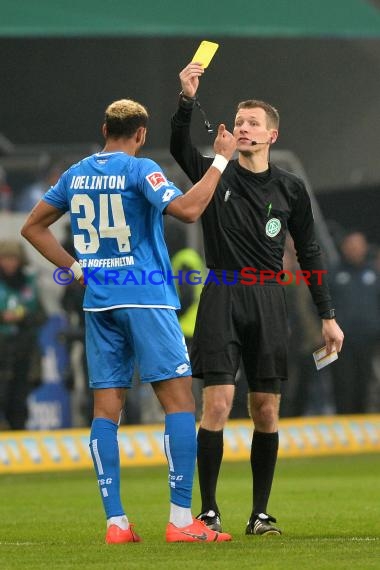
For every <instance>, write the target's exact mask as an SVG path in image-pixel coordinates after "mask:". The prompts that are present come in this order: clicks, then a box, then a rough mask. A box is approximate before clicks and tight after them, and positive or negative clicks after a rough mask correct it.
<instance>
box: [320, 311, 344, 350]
mask: <svg viewBox="0 0 380 570" xmlns="http://www.w3.org/2000/svg"><path fill="white" fill-rule="evenodd" d="M322 336H323V339H324V341H325V343H326V349H327V354H330V352H332V351H333V350H336V351H337V352H340V351H341V350H342V345H343V339H344V334H343V331H342V329H341V328H340V326H339V325H338V323H337V322H336V320H335V319H322Z"/></svg>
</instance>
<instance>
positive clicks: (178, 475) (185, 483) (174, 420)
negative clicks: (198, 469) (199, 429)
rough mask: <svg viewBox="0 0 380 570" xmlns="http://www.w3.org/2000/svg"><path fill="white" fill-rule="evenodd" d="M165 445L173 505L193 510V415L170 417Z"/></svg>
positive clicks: (166, 420)
mask: <svg viewBox="0 0 380 570" xmlns="http://www.w3.org/2000/svg"><path fill="white" fill-rule="evenodd" d="M164 443H165V453H166V457H167V460H168V465H169V487H170V502H171V503H173V504H174V505H178V506H180V507H185V508H190V507H191V498H192V490H193V479H194V470H195V460H196V453H197V438H196V430H195V417H194V414H192V413H190V412H178V413H174V414H167V415H166V417H165V435H164Z"/></svg>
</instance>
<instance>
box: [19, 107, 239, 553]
mask: <svg viewBox="0 0 380 570" xmlns="http://www.w3.org/2000/svg"><path fill="white" fill-rule="evenodd" d="M147 122H148V113H147V110H146V109H145V107H143V106H142V105H141V104H139V103H137V102H135V101H132V100H129V99H122V100H119V101H115V102H113V103H111V104H110V105H109V106H108V107H107V109H106V111H105V120H104V124H103V135H104V138H105V146H104V149H103V150H102V151H101V152H98V153H96V154H93V155H92V156H89V157H87V158H85V159H83V160H81V161H80V162H78V163H77V164H74V165H73V166H71V167H70V168H69V169H68V170H67V171H66V172H64V173H63V174H62V176H61V177H60V179H59V180H58V182H57V184H56V185H55V186H53V187H52V188H51V189H50V190H48V192H47V193H46V194H45V195H44V197H43V198H42V200H41V201H40V202H39V203H38V204H37V205H36V206H35V208H34V209H33V210H32V211H31V213H30V214H29V216H28V218H27V219H26V221H25V223H24V225H23V228H22V230H21V233H22V235H23V236H24V237H25V238H26V239H27V240H28V241H29V242H30V243H31V244H32V245H33V246H34V247H35V248H36V249H37V250H38V251H39V252H40V253H41V254H42V255H43V256H44V257H45V258H46V259H48V260H49V261H51V262H52V263H53V264H55V265H56V266H57V267H60V268H68V269H67V272H68V273H70V274H71V275H72V276H73V278H74V277H75V278H76V279H78V280H79V281H80V282H81V283H82V284H83V285H85V286H86V289H85V296H84V303H83V308H84V311H85V317H86V355H87V361H88V369H89V382H90V387H91V388H92V389H93V392H94V418H93V422H92V426H91V435H90V449H91V454H92V458H93V462H94V467H95V471H96V474H97V478H98V484H99V489H100V494H101V498H102V501H103V506H104V510H105V513H106V517H107V532H106V542H107V543H109V544H113V543H126V542H140V540H141V539H140V537H139V536H138V534H137V533H136V532H135V531H134V529H133V528H132V525H131V524H130V523H129V520H128V517H127V515H126V513H125V510H124V507H123V506H122V503H121V498H120V460H119V448H118V440H117V430H118V426H119V423H120V414H121V410H122V408H123V404H124V400H125V394H126V389H127V388H130V387H131V383H132V375H133V371H134V365H135V363H136V364H137V366H138V368H139V372H140V378H141V381H142V382H149V383H151V385H152V387H153V390H154V392H155V394H156V396H157V398H158V400H159V402H160V404H161V405H162V407H163V409H164V411H165V434H164V445H165V453H166V457H167V461H168V466H169V488H170V515H169V522H168V525H167V528H166V541H167V542H222V541H227V540H231V536H230V535H229V534H227V533H219V532H216V531H214V530H211V529H209V528H208V527H206V525H205V524H204V523H203V522H201V521H198V520H197V519H195V518H194V517H193V516H192V512H191V499H192V486H193V477H194V469H195V460H196V431H195V416H194V412H195V405H194V399H193V395H192V391H191V381H192V378H191V367H190V362H189V357H188V354H187V350H186V346H185V342H184V338H183V334H182V331H181V329H180V327H179V324H178V320H177V316H176V313H175V310H176V309H178V308H179V300H178V297H177V294H176V290H175V286H174V283H173V279H172V278H170V269H171V267H170V261H169V256H168V252H167V248H166V244H165V241H164V235H163V218H162V216H163V214H170V215H171V216H174V217H176V218H178V219H180V220H182V221H184V222H187V223H189V222H194V221H195V220H197V219H198V218H199V216H200V215H201V214H202V212H203V211H204V209H205V208H206V207H207V205H208V203H209V202H210V200H211V198H212V195H213V192H214V190H215V188H216V186H217V183H218V182H219V179H220V176H221V173H222V172H223V170H224V168H225V166H226V165H227V163H228V160H229V159H230V158H232V155H233V153H234V151H235V148H236V142H235V139H234V137H233V136H232V134H231V133H229V132H228V131H227V130H226V129H225V126H224V125H220V126H219V129H218V135H217V137H216V139H215V143H214V150H215V153H216V156H215V159H214V161H213V163H212V165H211V167H210V168H209V169H208V171H207V172H206V173H205V175H204V176H203V178H202V179H201V180H200V181H199V182H198V183H197V184H195V185H194V186H193V187H192V188H191V189H190V190H189V191H188V192H187V193H186V194H182V192H181V191H180V190H179V189H178V188H177V187H176V186H175V185H174V184H173V183H172V182H170V181H168V180H167V179H166V177H165V175H164V173H163V171H162V170H161V168H160V167H159V166H158V164H156V163H155V162H154V161H152V160H150V159H148V158H136V156H135V155H136V154H137V153H138V151H139V150H140V148H141V147H142V146H143V144H144V142H145V137H146V132H147ZM67 211H69V212H70V218H71V230H72V234H73V239H74V247H75V251H76V254H77V258H78V259H77V260H76V259H74V258H73V257H72V256H71V255H70V254H69V253H68V252H67V251H66V250H65V249H64V248H63V247H62V246H61V244H60V243H59V242H58V240H57V239H56V238H55V236H54V235H53V233H52V232H51V230H50V226H51V225H52V224H53V223H54V222H55V221H57V220H58V219H59V218H60V217H61V216H62V215H63V214H64V213H65V212H67ZM153 276H154V278H153Z"/></svg>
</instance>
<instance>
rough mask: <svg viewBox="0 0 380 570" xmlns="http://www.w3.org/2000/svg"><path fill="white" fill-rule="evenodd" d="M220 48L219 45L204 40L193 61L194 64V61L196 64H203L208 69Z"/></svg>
mask: <svg viewBox="0 0 380 570" xmlns="http://www.w3.org/2000/svg"><path fill="white" fill-rule="evenodd" d="M218 47H219V44H216V43H214V42H208V41H206V40H203V42H201V43H200V45H199V48H198V49H197V51H196V52H195V54H194V57H193V59H192V60H191V61H192V62H193V61H194V62H195V63H201V64H202V65H203V67H204V68H205V69H206V67H208V66H209V64H210V61H211V60H212V58H213V57H214V55H215V52H216V50H217V49H218Z"/></svg>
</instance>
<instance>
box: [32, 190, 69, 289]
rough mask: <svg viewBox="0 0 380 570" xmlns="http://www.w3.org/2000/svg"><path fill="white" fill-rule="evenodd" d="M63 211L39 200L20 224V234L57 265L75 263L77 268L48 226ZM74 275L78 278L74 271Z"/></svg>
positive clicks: (61, 214) (59, 216)
mask: <svg viewBox="0 0 380 570" xmlns="http://www.w3.org/2000/svg"><path fill="white" fill-rule="evenodd" d="M64 213H65V211H63V210H59V209H58V208H55V207H54V206H51V205H50V204H47V203H46V202H44V201H43V200H40V202H38V204H37V205H36V206H35V207H34V208H33V210H32V211H31V213H30V214H29V216H28V217H27V219H26V221H25V223H24V225H23V226H22V228H21V235H22V236H23V237H24V238H25V239H26V240H27V241H28V242H29V243H31V244H32V246H33V247H35V248H36V249H37V251H39V252H40V253H41V254H42V255H43V256H44V257H45V258H46V259H47V260H48V261H51V263H54V265H56V266H57V267H68V268H71V267H72V266H73V265H74V264H75V267H76V269H77V270H78V265H79V264H78V262H77V261H76V260H75V259H74V258H73V257H72V256H71V255H70V254H69V253H68V252H67V251H66V250H65V249H64V247H62V245H61V244H60V243H59V241H58V240H57V238H56V237H55V236H54V234H53V233H52V231H51V230H50V226H51V225H52V224H54V222H56V221H57V220H59V218H61V217H62V216H63V214H64ZM73 271H74V269H73ZM74 275H75V277H76V278H78V275H76V273H75V271H74Z"/></svg>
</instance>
